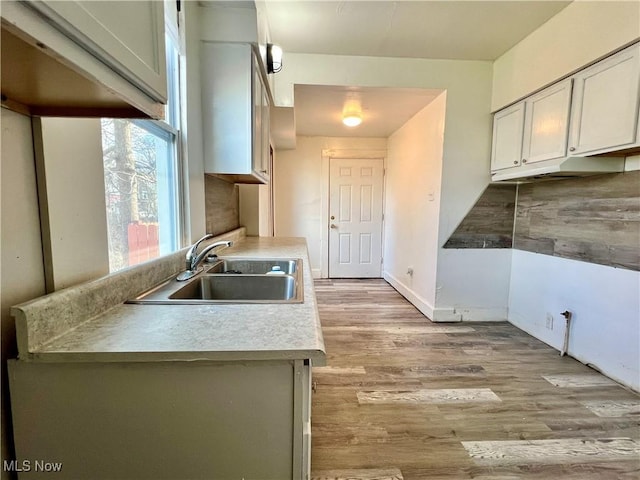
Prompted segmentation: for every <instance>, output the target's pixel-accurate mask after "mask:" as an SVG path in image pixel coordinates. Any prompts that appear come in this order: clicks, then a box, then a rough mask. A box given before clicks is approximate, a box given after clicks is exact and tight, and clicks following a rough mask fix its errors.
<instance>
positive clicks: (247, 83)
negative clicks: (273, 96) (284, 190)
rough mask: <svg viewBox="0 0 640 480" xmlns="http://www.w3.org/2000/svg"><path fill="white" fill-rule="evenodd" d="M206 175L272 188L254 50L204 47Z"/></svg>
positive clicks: (264, 94)
mask: <svg viewBox="0 0 640 480" xmlns="http://www.w3.org/2000/svg"><path fill="white" fill-rule="evenodd" d="M200 60H201V64H200V65H201V69H202V72H201V74H202V115H203V118H202V125H203V131H204V154H205V173H210V174H215V175H217V176H221V177H223V178H225V179H227V180H230V181H233V182H236V183H268V181H269V166H268V165H269V163H268V162H269V161H268V152H269V146H268V139H269V132H268V129H269V120H268V118H269V116H268V115H266V114H265V113H266V112H265V110H266V109H268V108H269V105H268V97H269V95H268V90H267V89H266V87H265V85H264V82H263V75H262V73H261V68H260V65H259V63H258V59H257V56H256V55H255V52H254V50H253V47H252V46H251V45H250V44H247V43H216V42H203V43H202V48H201V59H200Z"/></svg>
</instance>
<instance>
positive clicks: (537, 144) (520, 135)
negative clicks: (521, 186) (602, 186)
mask: <svg viewBox="0 0 640 480" xmlns="http://www.w3.org/2000/svg"><path fill="white" fill-rule="evenodd" d="M639 108H640V43H636V44H634V45H632V46H631V47H628V48H626V49H624V50H622V51H620V52H618V53H616V54H614V55H612V56H610V57H608V58H606V59H604V60H602V61H600V62H598V63H595V64H594V65H592V66H590V67H587V68H585V69H583V70H581V71H579V72H578V73H576V74H574V75H573V76H571V77H570V78H567V79H565V80H562V81H559V82H557V83H555V84H553V85H551V86H549V87H547V88H545V89H544V90H541V91H540V92H538V93H535V94H533V95H531V96H529V97H527V98H525V99H524V100H522V101H520V102H518V103H516V104H514V105H512V106H510V107H507V108H505V109H503V110H500V111H498V112H496V113H495V115H494V118H493V144H492V153H491V172H492V173H493V176H492V178H493V180H510V179H516V178H520V177H525V176H536V175H537V176H540V175H547V174H550V173H558V172H565V173H566V172H569V171H572V172H574V173H576V174H577V173H581V174H588V173H606V172H614V171H620V162H618V161H615V159H614V158H612V157H608V158H607V159H605V158H604V157H602V158H601V157H599V161H596V160H594V159H585V158H583V157H587V156H592V155H599V154H603V153H607V152H615V151H624V150H627V151H632V149H635V148H636V147H639V146H640V125H639V122H640V117H639V111H638V110H639ZM568 158H571V159H572V160H571V162H568V163H567V162H566V159H568ZM561 163H562V165H560V164H561ZM560 176H561V175H560Z"/></svg>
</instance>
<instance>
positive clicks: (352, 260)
mask: <svg viewBox="0 0 640 480" xmlns="http://www.w3.org/2000/svg"><path fill="white" fill-rule="evenodd" d="M329 170H330V172H329V173H330V175H329V277H331V278H367V277H373V278H376V277H380V274H381V271H382V265H381V264H382V185H383V175H384V171H383V162H382V159H334V158H332V159H331V160H330V167H329Z"/></svg>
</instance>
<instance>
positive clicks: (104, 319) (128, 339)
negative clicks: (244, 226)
mask: <svg viewBox="0 0 640 480" xmlns="http://www.w3.org/2000/svg"><path fill="white" fill-rule="evenodd" d="M218 238H224V236H220V237H217V238H216V239H214V240H217V239H218ZM219 254H220V257H221V258H291V259H293V258H296V259H297V258H301V259H302V262H303V276H302V277H303V287H304V302H303V303H290V304H282V303H280V304H224V305H221V304H217V305H139V304H128V303H118V304H116V305H114V306H112V307H107V308H108V309H107V310H106V311H103V312H100V313H98V314H97V315H95V316H92V317H90V318H87V319H84V320H82V319H81V320H82V321H78V320H77V319H76V320H74V322H75V323H74V322H70V325H69V328H67V329H64V330H61V329H60V328H59V327H56V328H57V330H54V329H51V328H49V327H51V324H50V323H48V322H56V321H57V319H56V318H48V317H47V312H52V313H51V317H54V316H55V312H60V311H61V304H60V302H74V301H75V302H85V303H86V302H87V301H88V300H87V299H86V298H84V297H85V296H83V295H82V291H79V292H78V291H74V290H73V288H72V289H68V290H69V291H61V292H56V293H54V294H52V295H50V296H48V298H44V299H36V300H34V301H32V302H28V303H26V304H23V305H19V306H17V307H14V315H15V316H16V319H17V324H18V326H19V327H20V328H19V329H18V335H19V337H20V336H22V337H25V336H26V338H22V339H20V338H19V346H22V348H21V349H20V358H21V359H22V360H28V361H42V362H91V361H95V362H127V361H131V362H141V361H142V362H153V361H197V360H210V361H211V360H213V361H217V360H220V361H250V360H283V359H310V360H312V362H313V364H314V365H323V364H325V347H324V341H323V338H322V330H321V326H320V319H319V315H318V310H317V305H316V298H315V292H314V288H313V278H312V275H311V269H310V265H309V258H308V254H307V247H306V242H305V240H304V239H303V238H285V237H244V236H242V237H240V239H239V240H236V241H235V242H234V245H233V246H232V247H230V248H227V249H225V250H222V251H220V253H219ZM173 262H174V264H175V259H174V260H173ZM134 268H135V267H134ZM155 268H157V267H155ZM147 276H149V275H147ZM100 282H102V283H101V284H96V285H95V286H89V287H86V286H79V287H76V288H77V289H82V288H85V289H86V290H87V292H90V294H91V295H93V297H92V298H94V297H97V298H101V297H100V295H101V294H102V293H103V292H101V291H100V288H105V289H108V288H114V287H113V284H114V283H117V282H120V283H126V281H125V280H117V279H110V278H105V279H101V280H100ZM128 283H129V284H131V283H132V280H131V278H129V279H128ZM103 284H104V285H103ZM101 285H102V286H101ZM153 286H154V284H149V285H144V286H143V285H139V291H140V292H141V291H144V290H146V289H148V288H151V287H153ZM126 287H127V288H128V289H129V290H127V291H129V292H130V291H131V288H133V287H131V285H126ZM116 290H117V288H116ZM129 298H132V297H131V296H129ZM68 308H69V311H70V312H71V313H70V314H69V315H72V314H73V310H74V309H75V308H76V306H75V305H74V304H71V303H70V304H69V305H68ZM78 308H79V307H78ZM34 319H37V320H34ZM30 320H31V321H30ZM47 332H52V333H51V334H50V336H51V338H47V337H46V335H45V334H46V333H47ZM36 339H38V341H36ZM25 350H26V351H25Z"/></svg>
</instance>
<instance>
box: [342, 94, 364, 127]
mask: <svg viewBox="0 0 640 480" xmlns="http://www.w3.org/2000/svg"><path fill="white" fill-rule="evenodd" d="M342 123H344V124H345V125H346V126H347V127H357V126H358V125H360V124H361V123H362V103H361V102H360V98H359V97H358V96H356V95H349V97H348V98H347V101H346V102H345V103H344V106H343V108H342Z"/></svg>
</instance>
